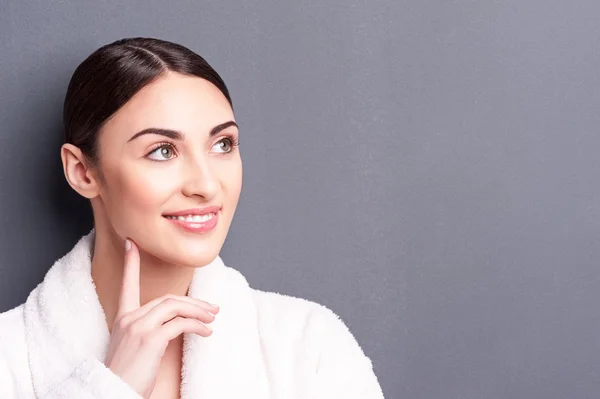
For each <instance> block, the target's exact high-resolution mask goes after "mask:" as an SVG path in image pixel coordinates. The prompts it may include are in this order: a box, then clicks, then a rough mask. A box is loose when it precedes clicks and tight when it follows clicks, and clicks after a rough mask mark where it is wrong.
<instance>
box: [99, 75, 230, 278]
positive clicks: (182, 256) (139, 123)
mask: <svg viewBox="0 0 600 399" xmlns="http://www.w3.org/2000/svg"><path fill="white" fill-rule="evenodd" d="M146 129H156V131H155V133H148V134H141V135H139V136H137V137H134V136H136V133H138V132H141V131H144V130H146ZM159 129H160V130H163V131H164V130H168V131H171V133H170V135H171V136H173V135H177V134H178V135H180V136H181V138H174V137H165V136H164V135H160V134H157V133H156V132H158V131H159ZM237 138H238V129H237V126H236V125H235V119H234V116H233V111H232V109H231V106H230V105H229V102H228V101H227V99H226V98H225V96H224V95H223V93H221V91H220V90H219V89H217V87H215V86H214V85H213V84H212V83H210V82H208V81H206V80H204V79H201V78H197V77H190V76H185V75H180V74H176V73H168V74H167V75H166V76H164V77H161V78H159V79H158V80H157V81H155V82H153V83H151V84H150V85H148V86H146V87H144V88H143V89H142V90H140V91H139V92H138V93H136V95H135V96H134V97H133V98H132V99H131V100H130V101H129V102H127V103H126V104H125V105H124V106H123V107H122V108H121V109H120V110H119V111H118V112H117V113H116V114H115V115H114V116H113V117H112V118H111V119H110V120H109V121H108V122H107V123H106V124H105V126H104V127H103V128H102V130H101V132H100V134H99V146H100V148H99V152H100V159H101V160H100V167H101V169H102V174H103V178H104V182H103V184H102V187H101V188H100V195H99V199H100V201H101V208H102V209H101V212H102V213H103V214H104V215H103V216H104V217H105V219H106V223H109V224H110V227H112V229H114V231H115V232H116V233H117V234H119V235H120V236H121V237H130V238H131V239H133V240H134V241H135V242H136V243H137V244H138V246H139V247H140V248H141V249H142V250H144V251H145V252H148V253H149V254H151V255H153V256H156V257H158V258H160V259H163V260H165V261H168V262H171V263H174V264H179V265H185V266H191V267H197V266H203V265H205V264H208V263H209V262H211V261H212V260H213V259H214V258H215V257H216V256H217V255H218V253H219V252H220V250H221V247H222V246H223V243H224V241H225V237H226V235H227V232H228V231H229V227H230V225H231V221H232V218H233V215H234V212H235V209H236V206H237V203H238V199H239V195H240V191H241V188H242V161H241V158H240V152H239V149H238V147H237V146H236V143H237ZM96 199H98V197H97V198H96ZM209 206H210V207H213V206H216V207H217V208H219V209H218V211H217V212H216V215H215V216H213V217H216V218H217V224H216V226H215V227H214V228H213V229H212V230H210V231H207V232H193V231H189V230H187V229H185V228H183V227H182V226H180V225H178V224H177V223H174V222H173V221H171V220H169V219H168V218H167V217H166V216H167V215H172V214H174V213H179V212H181V211H187V210H190V209H203V208H206V207H209ZM95 213H96V211H95ZM198 222H199V220H198V219H197V220H195V221H193V222H192V223H196V226H197V224H198Z"/></svg>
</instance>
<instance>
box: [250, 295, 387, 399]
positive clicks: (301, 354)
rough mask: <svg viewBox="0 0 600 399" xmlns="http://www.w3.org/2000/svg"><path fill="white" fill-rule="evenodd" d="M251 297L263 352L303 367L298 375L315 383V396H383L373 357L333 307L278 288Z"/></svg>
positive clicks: (378, 397) (298, 370)
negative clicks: (368, 354)
mask: <svg viewBox="0 0 600 399" xmlns="http://www.w3.org/2000/svg"><path fill="white" fill-rule="evenodd" d="M253 295H254V301H255V304H256V308H257V314H258V323H259V329H260V336H261V339H262V340H263V341H264V342H265V343H266V344H265V345H264V350H265V352H269V353H276V356H277V358H278V359H282V358H289V359H290V360H292V359H293V360H292V361H293V362H294V363H295V364H296V365H297V366H301V368H300V369H296V370H297V374H299V375H303V376H305V377H307V378H310V380H311V381H314V384H312V386H314V390H315V392H317V393H318V395H317V396H316V397H323V398H325V397H331V398H338V397H340V398H341V397H344V398H352V399H354V398H365V397H368V398H377V399H380V398H381V399H382V398H383V393H382V391H381V387H380V386H379V382H378V380H377V377H376V376H375V373H374V370H373V364H372V362H371V359H370V358H369V357H367V356H366V355H365V353H364V352H363V350H362V348H361V346H360V345H359V343H358V341H357V340H356V338H355V337H354V335H353V334H352V332H351V331H350V329H349V328H348V326H347V325H346V323H345V322H344V321H343V320H342V318H341V317H340V316H338V314H336V313H335V312H334V311H333V310H331V309H329V308H328V307H327V306H325V305H322V304H319V303H317V302H314V301H310V300H307V299H303V298H297V297H293V296H289V295H283V294H279V293H275V292H265V291H260V290H256V289H253ZM267 354H268V353H267ZM306 381H308V380H306V379H305V380H303V383H305V382H306Z"/></svg>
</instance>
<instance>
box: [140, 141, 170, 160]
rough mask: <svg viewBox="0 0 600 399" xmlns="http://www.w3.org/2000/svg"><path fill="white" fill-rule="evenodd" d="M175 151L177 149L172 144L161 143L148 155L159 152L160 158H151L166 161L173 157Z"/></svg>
mask: <svg viewBox="0 0 600 399" xmlns="http://www.w3.org/2000/svg"><path fill="white" fill-rule="evenodd" d="M174 153H175V149H174V147H173V145H172V144H170V143H160V144H159V146H158V147H156V148H155V149H153V150H152V151H150V152H149V153H148V155H147V156H150V155H152V154H158V156H159V158H153V157H150V159H152V160H153V161H159V162H164V161H168V160H169V159H171V158H172V157H173V155H174Z"/></svg>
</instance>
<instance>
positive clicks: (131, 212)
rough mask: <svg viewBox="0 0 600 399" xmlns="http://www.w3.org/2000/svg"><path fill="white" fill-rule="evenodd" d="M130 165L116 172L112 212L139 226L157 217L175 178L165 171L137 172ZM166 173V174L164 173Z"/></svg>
mask: <svg viewBox="0 0 600 399" xmlns="http://www.w3.org/2000/svg"><path fill="white" fill-rule="evenodd" d="M136 172H137V171H136V170H135V169H129V170H128V171H127V172H124V173H122V174H120V175H119V177H118V182H117V184H115V185H114V186H113V187H115V188H116V189H117V190H118V192H113V193H112V197H113V199H114V201H113V204H114V208H115V209H114V210H115V211H116V212H114V213H113V214H114V215H117V217H118V219H119V220H121V221H123V223H127V224H135V225H137V226H141V225H142V224H144V223H148V222H149V221H152V217H156V218H158V217H160V216H161V211H162V209H163V204H164V203H165V202H167V200H168V198H169V197H170V196H171V195H172V192H173V190H174V189H175V186H176V184H177V183H176V182H175V181H174V179H172V178H168V176H166V174H161V173H150V172H148V171H145V172H144V173H142V172H137V173H136ZM163 175H165V176H163Z"/></svg>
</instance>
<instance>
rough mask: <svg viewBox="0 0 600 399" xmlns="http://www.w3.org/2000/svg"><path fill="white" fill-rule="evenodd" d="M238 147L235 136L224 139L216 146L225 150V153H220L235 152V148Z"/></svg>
mask: <svg viewBox="0 0 600 399" xmlns="http://www.w3.org/2000/svg"><path fill="white" fill-rule="evenodd" d="M237 146H238V140H237V138H236V137H235V136H227V137H224V138H222V139H221V140H219V141H218V142H217V143H216V144H215V147H218V148H220V149H221V150H223V151H218V152H223V153H229V152H233V150H235V147H237Z"/></svg>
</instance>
